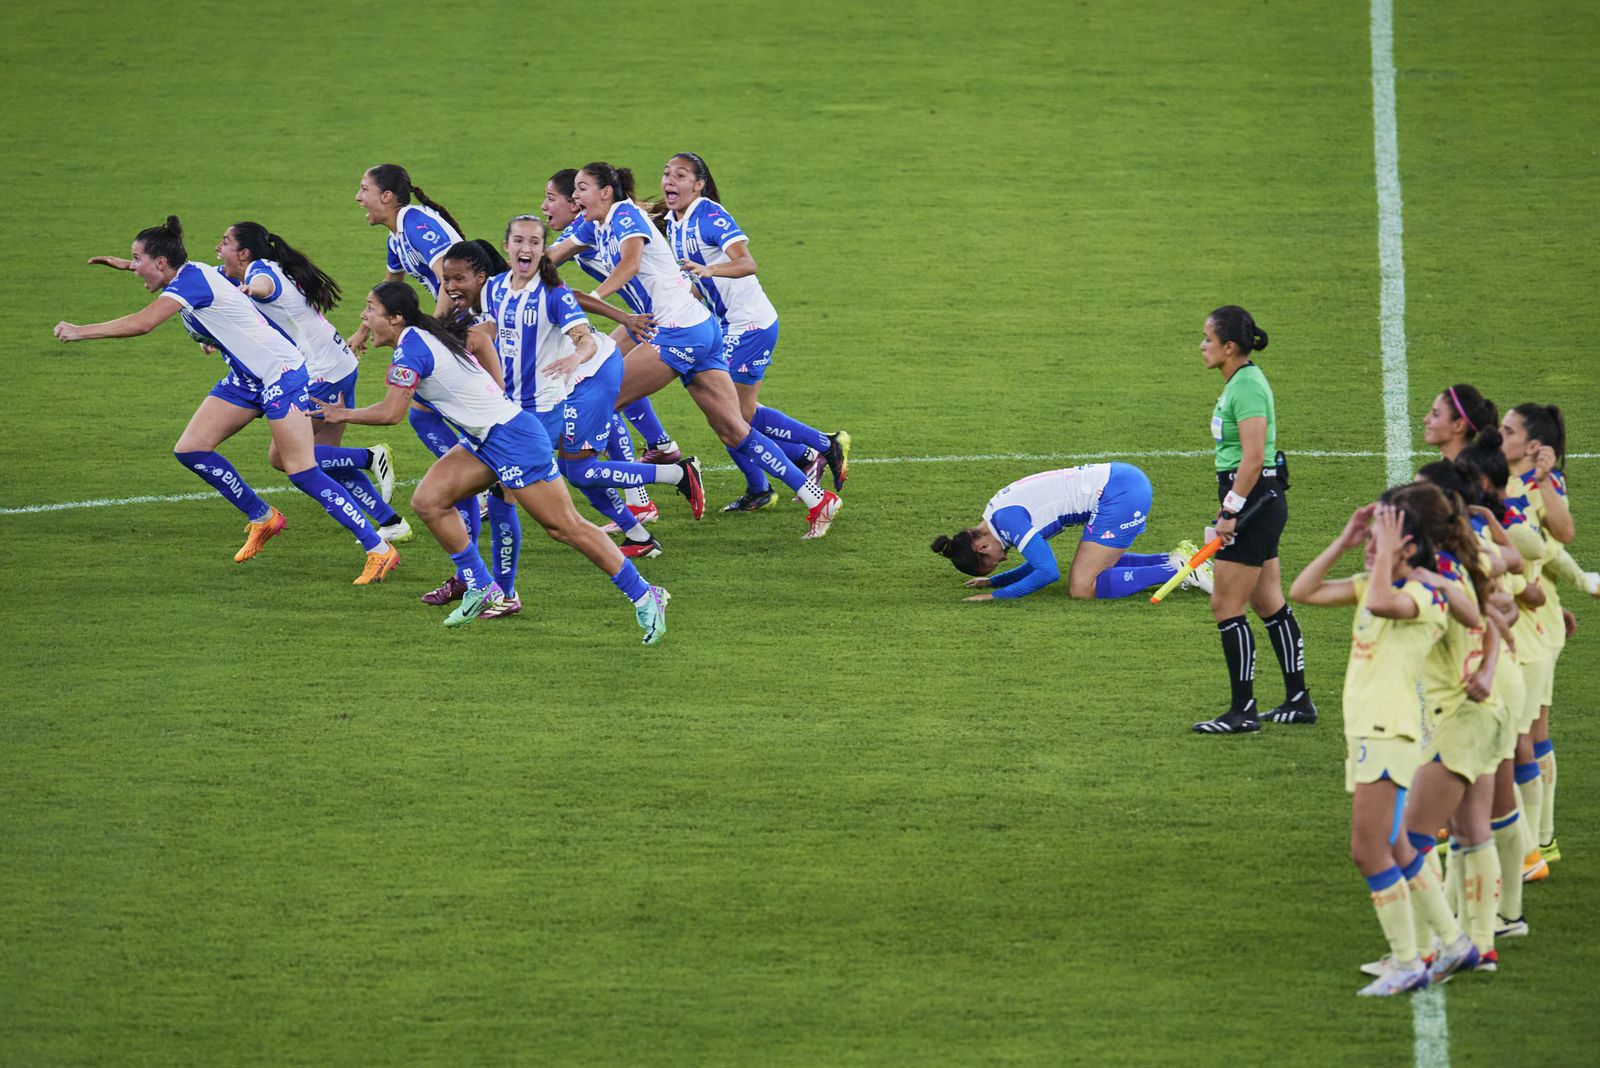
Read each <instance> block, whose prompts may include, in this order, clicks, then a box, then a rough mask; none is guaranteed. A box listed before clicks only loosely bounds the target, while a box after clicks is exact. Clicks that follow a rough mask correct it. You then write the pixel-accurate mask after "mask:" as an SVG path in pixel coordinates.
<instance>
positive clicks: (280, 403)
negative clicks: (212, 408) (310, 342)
mask: <svg viewBox="0 0 1600 1068" xmlns="http://www.w3.org/2000/svg"><path fill="white" fill-rule="evenodd" d="M230 378H231V376H228V375H224V376H223V378H222V380H221V381H219V382H218V383H217V384H216V385H214V386H212V387H211V392H210V393H209V394H208V396H212V397H216V398H217V399H219V400H225V401H227V402H228V403H229V404H232V405H235V406H236V407H239V408H251V409H254V410H255V411H258V412H260V413H261V414H262V415H264V416H266V417H267V418H268V419H282V418H283V417H284V416H286V415H288V414H289V413H290V412H291V411H294V410H295V409H299V410H300V411H302V412H314V411H316V410H317V406H316V405H314V404H312V403H311V396H310V394H309V393H308V392H307V391H306V369H305V368H304V367H296V368H295V369H294V370H292V371H285V372H284V373H283V374H281V375H279V376H278V380H277V381H276V382H274V383H272V385H270V386H268V387H267V388H265V389H262V390H254V389H245V388H244V387H243V386H238V385H235V384H234V383H233V382H232V381H230V380H229V379H230Z"/></svg>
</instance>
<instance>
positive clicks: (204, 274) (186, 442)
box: [55, 215, 400, 586]
mask: <svg viewBox="0 0 1600 1068" xmlns="http://www.w3.org/2000/svg"><path fill="white" fill-rule="evenodd" d="M89 262H90V263H92V264H102V265H104V266H108V267H113V268H116V269H118V270H127V271H132V272H133V273H134V274H136V275H138V276H139V280H140V281H141V282H143V283H144V287H145V289H146V290H148V291H150V292H152V293H155V294H156V299H155V300H153V301H151V302H150V303H149V304H147V305H146V306H145V307H144V308H142V309H141V310H139V311H137V312H134V313H132V314H131V315H124V316H122V317H121V318H120V319H113V320H111V321H110V322H104V323H93V324H90V325H88V326H77V325H74V324H72V323H66V322H62V323H57V324H56V327H55V336H56V337H57V338H59V339H60V340H62V341H66V342H72V341H87V340H91V339H94V338H114V337H139V336H141V335H144V334H148V333H149V332H150V331H152V330H154V329H155V328H156V327H157V326H160V325H161V324H162V323H164V322H166V321H167V320H168V319H170V318H172V317H173V316H174V315H177V316H179V317H180V318H181V320H182V322H183V325H184V328H185V329H186V330H188V331H189V335H190V336H191V337H193V338H194V339H195V340H196V341H197V342H199V343H200V345H201V346H202V347H203V348H205V349H207V351H212V352H219V353H221V354H222V358H223V362H224V364H225V365H226V367H227V371H226V373H225V374H224V375H223V377H222V379H221V380H220V381H219V382H218V383H217V384H216V385H215V386H213V387H212V388H211V392H210V393H209V395H207V396H206V398H205V399H204V400H202V401H201V402H200V407H199V408H197V409H196V410H195V413H194V415H193V417H192V418H190V420H189V425H188V426H187V427H185V428H184V431H183V433H182V435H180V436H179V438H178V443H177V444H176V445H175V446H173V450H172V451H173V456H174V458H175V459H177V461H178V462H179V463H181V464H183V466H184V467H186V468H188V469H189V470H191V471H193V472H194V473H195V474H197V475H199V476H200V478H201V479H203V480H204V481H205V482H206V483H208V484H209V485H211V486H212V487H213V488H215V489H216V491H217V492H218V493H220V494H222V496H223V498H224V499H226V500H227V501H228V503H230V504H232V505H233V506H234V507H235V508H237V509H239V511H241V512H243V513H244V517H245V519H246V521H247V522H246V524H245V534H246V537H245V543H244V546H243V547H242V548H240V549H239V551H238V552H237V553H235V554H234V557H233V558H234V560H235V561H237V562H239V563H243V562H244V561H246V560H249V559H251V558H252V557H254V556H255V555H256V554H257V553H258V552H260V551H261V547H262V546H263V545H265V544H266V543H267V541H268V540H269V539H271V538H273V537H275V536H277V534H278V533H280V532H281V531H282V530H283V529H284V527H285V526H287V525H288V520H287V519H286V518H285V517H284V515H283V513H282V512H280V511H278V510H277V509H276V508H274V507H272V506H271V505H269V504H267V502H265V501H263V500H262V499H261V497H260V496H259V495H258V494H257V493H256V492H255V490H253V489H251V488H250V486H249V485H248V484H247V483H246V482H245V481H244V479H243V478H242V477H240V475H239V472H238V471H237V470H235V468H234V466H233V465H232V464H231V463H229V462H228V461H227V459H225V458H224V457H223V456H222V454H221V453H219V452H217V451H216V449H217V447H218V446H219V445H221V444H222V443H223V442H224V441H227V440H228V439H229V438H231V437H232V436H233V435H235V434H237V433H238V432H239V431H241V430H243V429H244V428H245V427H246V426H248V425H249V424H250V423H251V422H253V421H254V420H255V419H257V418H259V417H261V416H265V417H266V419H267V427H268V429H269V431H270V432H271V435H272V445H273V448H274V449H275V450H276V451H277V454H278V455H279V457H280V458H281V459H282V461H283V469H284V471H285V472H286V473H287V474H288V476H289V481H290V482H292V483H294V485H295V487H296V488H297V489H299V490H300V491H301V492H302V493H304V494H305V495H306V496H308V497H310V498H311V499H312V500H314V501H316V502H317V504H319V505H320V506H321V507H322V508H323V510H324V511H326V512H327V513H328V514H329V515H330V516H332V517H333V519H334V520H335V521H337V522H338V523H339V524H341V525H342V526H343V527H344V528H345V529H347V530H348V531H350V533H351V534H352V535H354V537H355V539H356V540H357V541H358V542H360V543H361V546H362V548H363V549H365V550H366V554H367V559H366V564H365V566H364V567H363V568H362V571H361V574H360V575H359V576H358V577H357V578H356V580H355V584H356V585H358V586H364V585H367V584H368V583H372V582H381V581H382V580H383V578H384V576H386V575H387V574H388V573H389V572H390V571H392V570H394V568H395V566H396V565H397V564H398V563H399V561H400V554H399V552H398V551H396V550H395V548H394V547H393V546H392V545H389V544H387V543H385V542H384V541H383V539H382V538H380V537H378V533H377V531H376V530H374V529H373V527H372V526H371V525H370V524H369V523H368V522H367V520H366V517H365V516H363V515H362V514H361V511H360V510H359V509H358V508H357V507H356V506H355V503H354V502H353V501H351V500H349V499H348V497H347V496H346V493H345V491H344V489H343V488H342V487H340V486H339V485H338V483H336V482H334V481H333V480H332V479H330V478H329V477H328V476H327V475H326V474H324V473H323V471H322V469H321V468H320V467H318V466H317V460H316V445H315V436H314V434H313V430H312V425H311V424H312V421H311V417H310V415H309V414H308V413H309V412H310V411H311V410H312V408H311V403H312V402H311V398H310V396H309V395H308V394H307V392H306V386H307V378H306V366H305V358H304V357H303V356H302V354H301V352H300V350H299V349H297V348H295V346H294V345H293V344H292V343H291V342H290V341H289V339H288V338H286V337H285V336H284V335H283V334H282V333H281V332H280V331H278V330H277V329H275V328H274V327H273V326H272V325H271V324H270V323H269V322H268V321H267V320H266V319H265V318H264V317H263V316H262V314H261V312H260V311H259V310H257V308H256V306H255V304H254V303H252V302H251V300H250V298H249V297H246V296H245V295H244V294H243V293H242V292H240V290H239V287H238V286H236V285H235V284H234V283H233V282H232V281H230V280H229V279H227V278H226V277H224V275H223V274H222V273H221V272H220V271H217V270H212V269H207V268H204V267H201V266H200V265H199V264H197V263H194V262H192V261H191V260H190V259H189V253H188V251H187V249H186V248H185V247H184V243H183V224H182V223H180V222H179V221H178V217H177V216H176V215H169V216H167V221H166V222H165V223H163V224H161V225H159V226H151V227H147V228H146V229H144V230H141V231H139V233H138V235H137V236H136V237H135V238H134V239H133V246H132V257H131V258H129V259H126V260H123V259H120V258H118V257H113V256H96V257H95V258H94V259H91V260H90V261H89Z"/></svg>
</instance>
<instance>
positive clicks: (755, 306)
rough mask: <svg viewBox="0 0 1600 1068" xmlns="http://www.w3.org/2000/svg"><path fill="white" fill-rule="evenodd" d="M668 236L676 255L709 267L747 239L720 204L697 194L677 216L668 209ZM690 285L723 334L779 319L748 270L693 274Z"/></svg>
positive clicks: (726, 258) (726, 259)
mask: <svg viewBox="0 0 1600 1068" xmlns="http://www.w3.org/2000/svg"><path fill="white" fill-rule="evenodd" d="M667 240H668V242H669V243H670V244H671V245H672V253H673V256H674V257H675V258H676V259H678V260H679V261H682V260H689V261H690V262H691V263H699V264H703V265H705V266H707V267H710V266H712V265H714V264H718V263H727V262H729V260H730V259H731V257H730V256H729V255H728V249H729V248H730V247H732V246H733V245H737V244H738V243H739V242H741V241H743V242H746V243H748V242H749V240H750V239H749V237H747V236H746V235H745V232H744V231H743V230H741V229H739V224H738V223H736V222H734V221H733V216H732V215H729V214H728V212H727V210H726V209H725V208H723V206H722V205H721V204H718V203H717V202H716V201H715V200H707V199H706V198H704V197H696V198H695V199H694V201H693V202H692V203H690V205H689V206H688V207H687V208H685V209H684V210H683V218H682V219H679V218H677V217H676V216H674V215H672V214H670V213H669V214H668V215H667ZM694 286H695V288H696V289H698V290H699V291H700V293H701V294H702V295H703V296H704V297H705V299H706V303H707V304H709V305H711V310H712V311H714V312H716V314H717V318H718V319H720V320H721V321H722V332H723V333H724V334H726V335H730V336H733V335H738V334H742V333H744V332H745V331H746V330H765V329H766V328H767V327H769V326H771V325H772V324H773V323H775V322H777V321H778V310H777V309H776V308H774V307H773V306H772V301H770V300H768V299H767V294H766V292H765V291H764V290H763V289H762V288H761V283H760V281H758V280H757V278H756V276H755V275H753V274H752V275H746V276H745V277H743V278H695V279H694Z"/></svg>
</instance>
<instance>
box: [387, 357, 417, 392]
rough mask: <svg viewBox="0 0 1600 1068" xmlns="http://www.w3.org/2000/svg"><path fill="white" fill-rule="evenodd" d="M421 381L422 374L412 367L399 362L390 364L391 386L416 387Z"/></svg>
mask: <svg viewBox="0 0 1600 1068" xmlns="http://www.w3.org/2000/svg"><path fill="white" fill-rule="evenodd" d="M419 381H421V378H420V376H418V374H417V372H416V371H415V370H413V369H412V368H410V367H405V366H402V365H401V364H398V363H396V364H390V365H389V384H390V385H391V386H399V387H400V388H401V389H416V388H417V383H418V382H419Z"/></svg>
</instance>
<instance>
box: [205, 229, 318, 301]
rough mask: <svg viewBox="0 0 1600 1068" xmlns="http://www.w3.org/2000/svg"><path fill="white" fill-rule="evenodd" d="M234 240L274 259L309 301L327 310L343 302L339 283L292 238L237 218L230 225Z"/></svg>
mask: <svg viewBox="0 0 1600 1068" xmlns="http://www.w3.org/2000/svg"><path fill="white" fill-rule="evenodd" d="M228 229H229V230H231V231H232V232H233V240H234V243H235V244H237V245H238V246H239V247H240V248H242V249H244V250H245V251H246V252H248V253H250V258H251V259H252V260H271V261H273V262H274V263H276V264H277V265H278V266H280V267H282V268H283V273H284V274H286V275H288V276H289V280H290V281H291V282H293V283H294V284H295V285H296V286H297V287H299V289H300V292H301V293H303V294H305V298H306V303H308V304H310V305H311V306H312V307H313V308H315V309H317V311H319V312H322V313H323V314H327V313H328V312H330V311H332V310H333V308H334V306H335V305H337V304H338V303H339V283H338V282H335V281H334V280H333V279H332V278H330V277H329V276H328V275H327V273H326V272H324V271H323V270H322V268H320V267H318V266H317V265H316V264H314V263H312V262H311V260H310V259H309V258H308V257H307V256H306V255H305V254H304V253H303V252H301V251H299V250H298V249H296V248H295V247H294V246H293V245H291V244H289V242H287V241H285V240H284V239H283V238H281V237H279V236H278V235H277V234H275V233H272V232H271V231H270V230H268V229H267V228H266V227H265V226H262V225H261V224H260V223H257V222H236V223H234V224H233V225H232V226H230V227H228Z"/></svg>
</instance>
